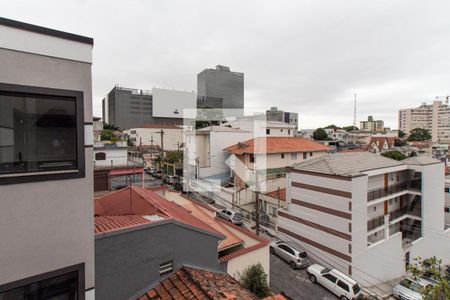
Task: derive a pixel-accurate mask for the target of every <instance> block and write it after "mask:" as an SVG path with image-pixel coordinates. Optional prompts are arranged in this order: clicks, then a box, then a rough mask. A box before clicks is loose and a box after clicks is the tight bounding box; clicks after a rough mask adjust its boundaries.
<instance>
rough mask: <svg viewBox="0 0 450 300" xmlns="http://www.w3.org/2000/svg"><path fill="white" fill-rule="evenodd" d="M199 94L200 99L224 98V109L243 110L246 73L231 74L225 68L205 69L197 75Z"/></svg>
mask: <svg viewBox="0 0 450 300" xmlns="http://www.w3.org/2000/svg"><path fill="white" fill-rule="evenodd" d="M197 94H198V96H200V97H205V96H206V97H216V98H222V99H223V108H234V109H243V108H244V73H239V72H231V71H230V69H229V68H227V67H223V66H217V67H216V69H205V70H203V71H202V72H200V73H199V74H198V75H197ZM215 108H216V107H215ZM217 108H220V107H217Z"/></svg>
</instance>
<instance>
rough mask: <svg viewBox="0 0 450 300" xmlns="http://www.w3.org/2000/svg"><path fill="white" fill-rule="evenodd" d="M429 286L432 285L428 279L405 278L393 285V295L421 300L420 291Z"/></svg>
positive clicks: (406, 299)
mask: <svg viewBox="0 0 450 300" xmlns="http://www.w3.org/2000/svg"><path fill="white" fill-rule="evenodd" d="M430 287H432V285H431V284H430V283H429V281H426V280H420V279H419V280H414V279H412V278H405V279H403V280H402V281H401V282H400V283H399V284H397V285H396V286H395V287H394V289H393V292H394V297H395V298H397V299H401V300H403V299H405V300H422V299H423V298H422V294H421V291H422V290H423V289H427V288H430Z"/></svg>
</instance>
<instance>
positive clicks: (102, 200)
mask: <svg viewBox="0 0 450 300" xmlns="http://www.w3.org/2000/svg"><path fill="white" fill-rule="evenodd" d="M96 202H97V203H96ZM94 207H95V215H97V216H117V215H122V216H123V215H140V216H142V215H155V214H158V215H161V216H164V217H166V218H172V219H174V220H177V221H179V222H181V223H184V224H187V225H191V226H194V227H197V228H200V229H202V230H206V231H208V232H211V233H214V234H217V235H221V236H222V234H221V233H220V232H219V231H217V230H216V229H215V228H213V227H212V226H210V225H208V224H206V223H205V222H203V221H202V220H200V219H199V218H197V217H195V216H194V215H192V214H191V213H190V212H189V211H188V210H187V209H185V208H184V207H182V206H180V205H178V204H176V203H174V202H172V201H169V200H167V199H165V198H163V197H162V196H160V195H158V194H157V193H155V192H154V191H152V190H148V189H144V188H140V187H136V186H132V187H126V188H124V189H121V190H119V191H115V192H112V193H109V194H106V195H104V196H100V197H97V198H95V199H94Z"/></svg>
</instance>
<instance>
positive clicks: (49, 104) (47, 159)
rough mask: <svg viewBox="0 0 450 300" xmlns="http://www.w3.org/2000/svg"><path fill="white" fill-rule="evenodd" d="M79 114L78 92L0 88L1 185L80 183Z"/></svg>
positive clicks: (81, 128)
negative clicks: (71, 180) (72, 180)
mask: <svg viewBox="0 0 450 300" xmlns="http://www.w3.org/2000/svg"><path fill="white" fill-rule="evenodd" d="M83 114H84V111H83V93H82V92H75V91H65V90H57V89H47V88H38V87H27V86H18V85H10V84H0V184H8V183H19V182H26V181H39V180H49V179H64V178H74V177H83V176H84V124H83ZM51 174H53V177H52V176H51ZM54 174H58V175H57V176H55V175H54ZM31 177H32V178H31Z"/></svg>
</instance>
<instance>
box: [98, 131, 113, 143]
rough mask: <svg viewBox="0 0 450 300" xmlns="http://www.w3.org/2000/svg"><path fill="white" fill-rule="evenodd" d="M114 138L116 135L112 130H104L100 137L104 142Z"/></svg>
mask: <svg viewBox="0 0 450 300" xmlns="http://www.w3.org/2000/svg"><path fill="white" fill-rule="evenodd" d="M113 137H114V133H113V131H112V130H102V133H101V135H100V139H101V140H102V141H110V140H111V139H112V138H113Z"/></svg>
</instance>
